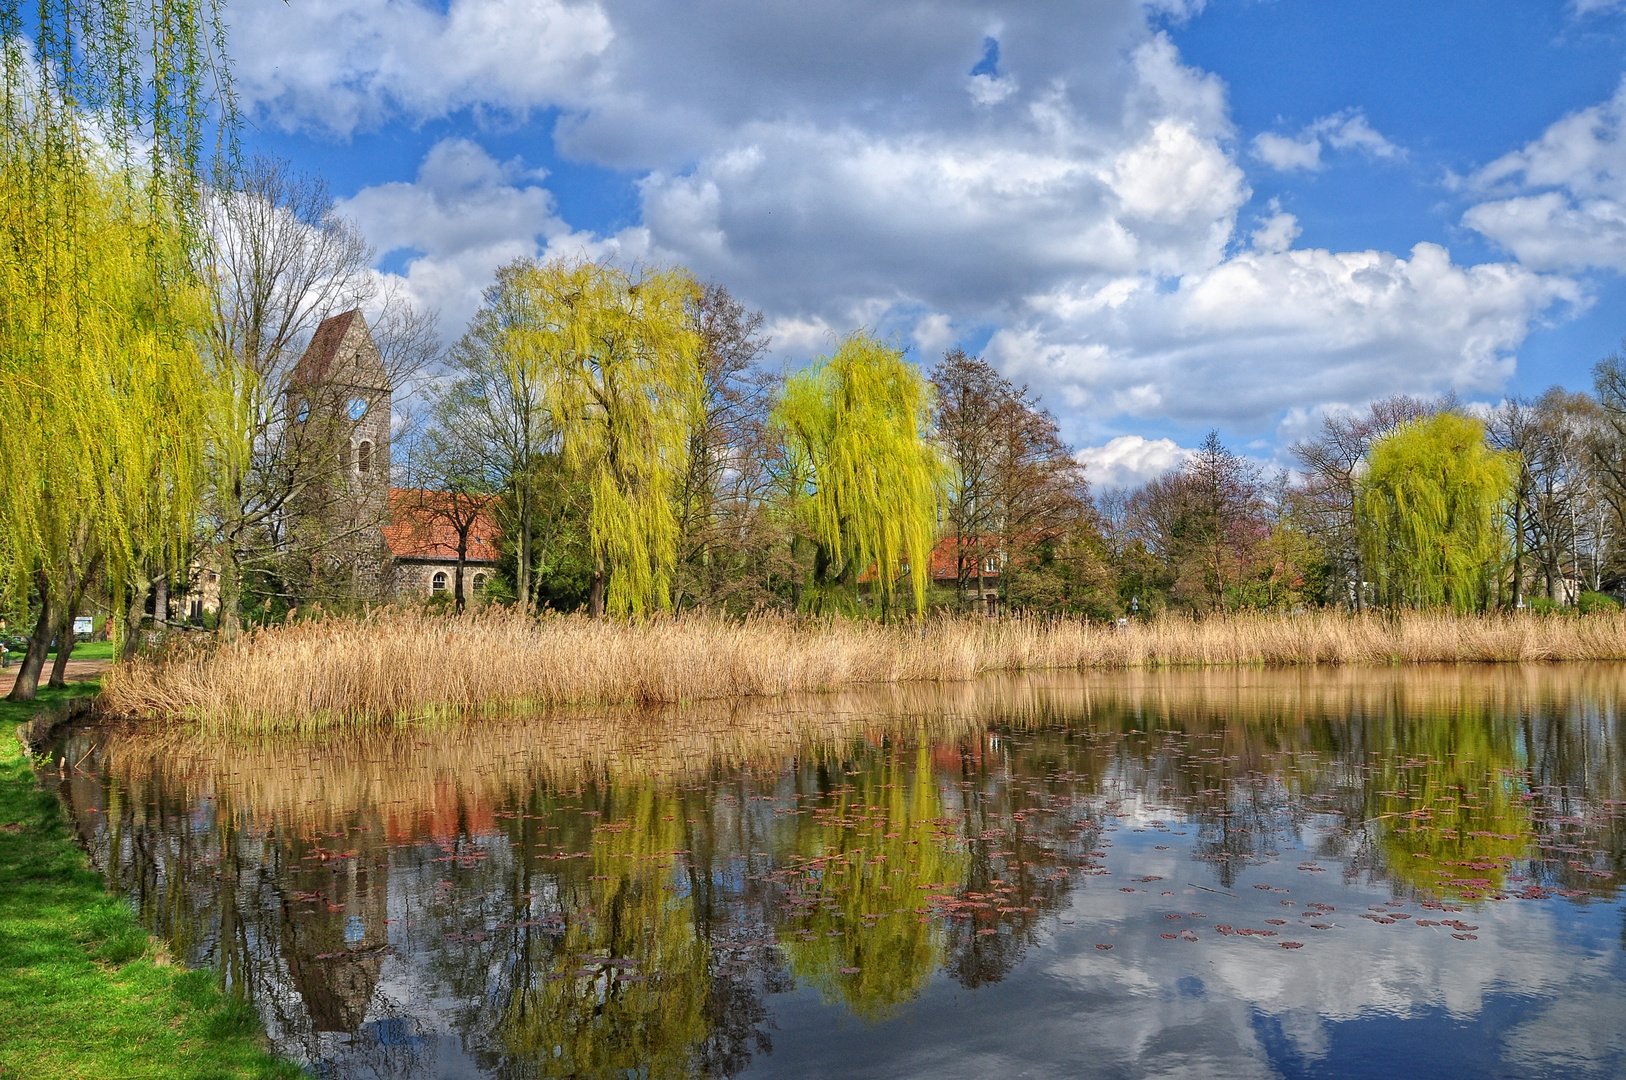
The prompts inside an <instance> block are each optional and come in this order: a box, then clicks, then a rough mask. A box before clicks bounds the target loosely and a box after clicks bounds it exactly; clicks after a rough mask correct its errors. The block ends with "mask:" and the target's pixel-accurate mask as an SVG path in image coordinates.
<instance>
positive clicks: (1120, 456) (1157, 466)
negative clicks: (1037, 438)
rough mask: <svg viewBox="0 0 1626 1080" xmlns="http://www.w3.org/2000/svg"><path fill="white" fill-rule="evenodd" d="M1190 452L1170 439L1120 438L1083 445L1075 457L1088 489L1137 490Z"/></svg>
mask: <svg viewBox="0 0 1626 1080" xmlns="http://www.w3.org/2000/svg"><path fill="white" fill-rule="evenodd" d="M1194 453H1196V451H1195V450H1190V449H1187V448H1186V447H1183V446H1181V445H1180V444H1178V443H1176V442H1175V441H1174V440H1173V439H1147V438H1144V437H1142V436H1140V435H1120V436H1118V437H1117V438H1116V439H1113V440H1111V441H1110V442H1108V443H1107V444H1106V445H1105V446H1086V447H1085V448H1084V449H1082V450H1080V451H1079V452H1078V453H1077V454H1076V455H1075V456H1076V457H1077V458H1078V460H1079V461H1081V462H1083V463H1084V467H1085V476H1086V477H1088V479H1089V481H1090V486H1091V487H1093V488H1094V489H1095V490H1096V491H1113V490H1118V489H1121V488H1134V487H1140V486H1141V485H1142V484H1144V483H1146V482H1147V481H1148V480H1154V479H1156V478H1157V477H1159V476H1162V475H1163V474H1164V473H1166V472H1168V471H1169V470H1170V469H1173V468H1177V467H1178V466H1179V465H1180V464H1182V463H1183V462H1184V461H1185V460H1186V459H1187V458H1189V457H1191V456H1192V455H1193V454H1194Z"/></svg>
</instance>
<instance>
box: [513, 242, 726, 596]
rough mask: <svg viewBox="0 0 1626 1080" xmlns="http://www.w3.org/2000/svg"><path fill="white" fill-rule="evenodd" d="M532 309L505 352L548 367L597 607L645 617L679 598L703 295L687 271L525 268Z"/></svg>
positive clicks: (547, 390) (516, 361) (523, 285)
mask: <svg viewBox="0 0 1626 1080" xmlns="http://www.w3.org/2000/svg"><path fill="white" fill-rule="evenodd" d="M512 277H513V282H512V285H513V287H514V288H516V289H517V290H519V291H520V292H521V293H522V294H523V299H524V303H523V305H522V306H523V312H522V314H521V315H520V316H519V317H517V318H511V319H509V320H508V321H507V322H506V324H505V326H504V328H503V329H502V331H501V333H502V335H503V341H502V343H501V349H502V351H503V352H505V353H506V354H508V355H509V356H511V357H512V358H513V364H512V367H513V370H514V371H516V372H518V371H534V372H539V373H540V374H541V376H542V378H541V385H542V386H543V387H544V391H543V396H544V398H545V400H546V402H547V412H548V413H549V415H550V417H551V419H552V423H553V426H554V428H555V430H556V432H557V438H558V442H559V448H560V449H561V450H562V451H563V454H564V458H565V461H566V463H567V464H568V466H569V467H570V468H571V469H572V470H574V471H575V472H576V473H577V474H578V476H579V477H580V479H581V480H582V482H583V483H584V484H585V486H586V488H587V491H588V496H589V502H590V510H589V514H588V530H589V544H590V546H591V549H592V557H593V576H592V585H591V593H590V596H589V602H588V603H589V608H590V610H591V611H592V613H593V615H595V616H599V615H603V614H604V613H605V612H606V611H608V612H610V613H611V614H616V615H629V614H630V615H638V614H642V613H644V612H646V611H650V610H653V609H660V608H666V607H668V606H669V605H670V603H671V595H672V575H673V572H674V570H675V568H676V565H677V545H678V522H677V515H676V511H675V506H674V500H675V494H676V490H677V484H678V483H679V481H680V480H681V478H682V477H683V475H684V472H685V470H686V468H687V466H688V447H689V434H690V431H691V430H692V429H693V426H694V418H695V415H696V413H697V412H698V411H699V409H700V407H701V390H702V377H703V369H702V365H701V355H700V352H701V342H700V338H699V335H698V334H696V333H695V331H694V329H693V322H692V319H691V318H690V314H689V313H690V310H691V308H692V305H694V304H695V303H697V302H698V300H699V297H700V290H699V286H698V285H697V284H696V283H695V280H694V278H692V277H691V276H690V275H689V274H688V272H687V271H684V270H661V271H653V272H649V273H644V274H641V275H637V276H634V275H633V274H630V273H628V272H627V271H625V270H622V269H620V268H618V267H614V266H610V265H608V264H605V263H595V262H586V261H583V262H575V263H548V264H535V263H532V264H528V265H523V266H521V267H520V268H518V269H517V270H516V271H514V272H513V274H512Z"/></svg>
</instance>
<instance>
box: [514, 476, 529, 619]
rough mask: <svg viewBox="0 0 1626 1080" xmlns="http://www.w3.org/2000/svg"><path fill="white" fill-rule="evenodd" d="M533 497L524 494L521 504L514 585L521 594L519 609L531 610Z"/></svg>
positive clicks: (527, 493) (521, 497) (526, 493)
mask: <svg viewBox="0 0 1626 1080" xmlns="http://www.w3.org/2000/svg"><path fill="white" fill-rule="evenodd" d="M531 517H532V514H531V496H530V492H528V491H527V492H524V493H522V494H521V496H520V502H519V567H518V570H517V571H516V572H515V574H514V578H515V581H514V584H515V585H516V587H517V588H516V591H517V592H518V593H519V609H520V610H521V611H526V612H528V611H530V610H531Z"/></svg>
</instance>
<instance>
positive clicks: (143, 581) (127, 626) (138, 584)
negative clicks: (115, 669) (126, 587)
mask: <svg viewBox="0 0 1626 1080" xmlns="http://www.w3.org/2000/svg"><path fill="white" fill-rule="evenodd" d="M136 573H137V576H136V577H135V578H134V579H133V580H132V581H131V582H130V607H129V609H128V610H127V611H126V612H125V614H124V634H123V637H124V641H123V643H122V645H121V646H120V648H119V659H120V660H130V659H132V658H134V656H135V654H136V649H137V648H138V647H140V645H141V621H142V619H143V618H145V617H146V614H147V591H148V590H149V589H150V588H152V581H151V580H150V579H148V578H145V577H141V576H140V571H137V572H136Z"/></svg>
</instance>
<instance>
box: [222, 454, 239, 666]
mask: <svg viewBox="0 0 1626 1080" xmlns="http://www.w3.org/2000/svg"><path fill="white" fill-rule="evenodd" d="M231 492H232V504H231V516H230V520H229V523H228V525H227V528H226V531H225V535H224V536H223V537H222V538H221V544H220V547H219V550H218V552H217V557H218V558H219V560H220V624H219V625H220V637H221V639H222V640H225V641H231V640H232V639H233V638H235V637H236V636H237V634H238V631H240V630H241V629H242V627H243V614H242V604H243V580H242V578H243V571H242V567H241V566H240V565H239V564H238V561H237V541H238V540H239V539H240V538H241V537H242V535H243V528H244V522H243V515H242V511H241V507H242V505H243V477H242V473H241V472H240V471H235V470H234V473H233V476H232V477H231Z"/></svg>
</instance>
